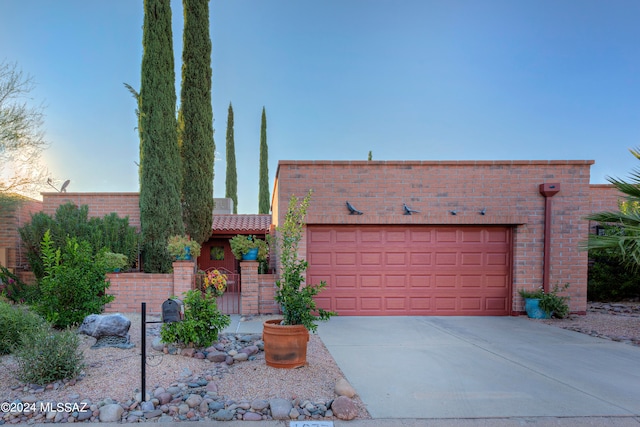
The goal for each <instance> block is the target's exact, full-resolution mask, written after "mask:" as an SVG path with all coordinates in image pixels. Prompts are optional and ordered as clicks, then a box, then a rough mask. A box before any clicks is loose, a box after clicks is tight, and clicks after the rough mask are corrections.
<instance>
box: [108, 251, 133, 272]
mask: <svg viewBox="0 0 640 427" xmlns="http://www.w3.org/2000/svg"><path fill="white" fill-rule="evenodd" d="M102 261H103V262H104V265H105V268H106V269H107V271H113V272H114V273H118V272H120V270H122V269H123V268H125V267H126V266H127V265H128V264H129V260H128V259H127V256H126V255H124V254H117V253H114V252H104V253H102Z"/></svg>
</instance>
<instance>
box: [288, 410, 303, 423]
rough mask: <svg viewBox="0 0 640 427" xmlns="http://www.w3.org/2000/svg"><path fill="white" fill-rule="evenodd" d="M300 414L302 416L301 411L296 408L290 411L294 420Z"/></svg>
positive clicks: (290, 415)
mask: <svg viewBox="0 0 640 427" xmlns="http://www.w3.org/2000/svg"><path fill="white" fill-rule="evenodd" d="M299 416H300V412H298V410H297V409H296V408H291V410H290V411H289V418H291V419H292V420H295V419H297V418H298V417H299Z"/></svg>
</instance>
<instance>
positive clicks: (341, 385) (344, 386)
mask: <svg viewBox="0 0 640 427" xmlns="http://www.w3.org/2000/svg"><path fill="white" fill-rule="evenodd" d="M335 392H336V394H337V395H338V396H347V397H353V396H355V395H356V391H355V390H354V388H353V387H352V386H351V384H349V381H347V380H345V379H344V378H340V379H339V380H338V381H336V386H335Z"/></svg>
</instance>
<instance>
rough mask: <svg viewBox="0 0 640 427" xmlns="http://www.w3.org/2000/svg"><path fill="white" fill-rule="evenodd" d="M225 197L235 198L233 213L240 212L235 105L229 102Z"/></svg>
mask: <svg viewBox="0 0 640 427" xmlns="http://www.w3.org/2000/svg"><path fill="white" fill-rule="evenodd" d="M225 185H226V188H225V192H224V197H228V198H230V199H231V200H233V213H234V214H237V213H238V172H237V171H236V147H235V142H234V141H233V107H232V106H231V103H229V115H228V116H227V175H226V179H225Z"/></svg>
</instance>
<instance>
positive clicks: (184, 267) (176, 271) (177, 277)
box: [173, 261, 196, 298]
mask: <svg viewBox="0 0 640 427" xmlns="http://www.w3.org/2000/svg"><path fill="white" fill-rule="evenodd" d="M195 272H196V262H195V261H174V262H173V294H174V295H175V296H177V297H178V298H182V293H183V292H187V291H190V290H191V289H193V288H194V287H195V283H196V282H195V278H196V276H195Z"/></svg>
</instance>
